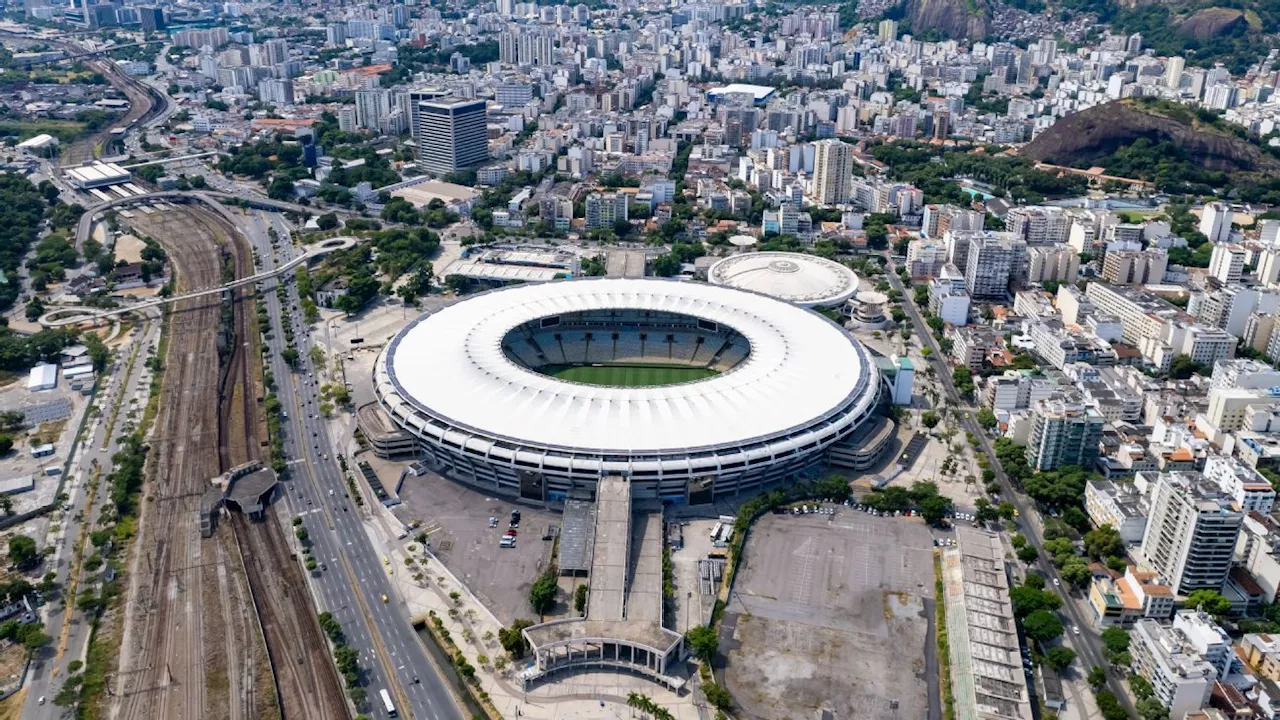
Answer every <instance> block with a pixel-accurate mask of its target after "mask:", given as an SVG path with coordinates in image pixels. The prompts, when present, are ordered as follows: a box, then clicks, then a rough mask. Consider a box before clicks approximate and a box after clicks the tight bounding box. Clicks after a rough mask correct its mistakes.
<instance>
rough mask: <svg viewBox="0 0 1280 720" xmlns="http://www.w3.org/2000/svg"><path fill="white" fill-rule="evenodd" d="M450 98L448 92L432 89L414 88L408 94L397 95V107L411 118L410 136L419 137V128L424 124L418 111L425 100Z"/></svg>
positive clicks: (441, 89)
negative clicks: (419, 105)
mask: <svg viewBox="0 0 1280 720" xmlns="http://www.w3.org/2000/svg"><path fill="white" fill-rule="evenodd" d="M448 96H449V91H448V90H445V89H443V88H431V87H427V88H414V89H413V90H410V91H409V92H407V93H400V94H399V95H397V96H396V106H397V107H399V108H400V109H401V110H403V111H404V112H405V113H406V114H407V115H408V116H409V134H410V135H412V136H413V137H418V132H419V130H418V128H419V126H420V125H421V123H422V114H421V113H420V112H419V111H418V104H419V103H421V102H423V101H424V100H438V99H439V98H442V97H448Z"/></svg>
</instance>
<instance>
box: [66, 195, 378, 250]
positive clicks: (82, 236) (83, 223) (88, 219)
mask: <svg viewBox="0 0 1280 720" xmlns="http://www.w3.org/2000/svg"><path fill="white" fill-rule="evenodd" d="M219 200H237V201H240V202H243V203H245V204H247V205H248V206H250V207H255V208H259V209H262V210H275V211H277V212H296V213H304V214H307V215H311V214H314V213H316V212H318V210H317V208H314V207H308V206H306V205H295V204H294V203H287V202H281V201H279V200H271V199H268V198H261V197H254V196H249V197H242V196H239V195H233V194H231V193H224V192H216V191H213V190H197V191H192V190H160V191H158V192H152V193H144V194H142V195H133V196H131V197H127V198H118V199H114V200H110V201H108V202H103V203H99V204H97V205H90V206H89V207H88V208H86V209H85V211H84V214H83V215H81V216H80V222H79V223H77V224H76V247H77V248H79V247H81V246H83V245H84V241H85V240H88V239H89V233H90V232H92V231H93V223H94V222H95V219H96V218H97V216H99V215H101V214H102V213H104V212H106V211H107V210H111V209H113V208H122V207H130V206H133V205H146V204H148V203H153V202H157V201H168V202H176V203H188V202H193V201H195V202H202V203H204V204H206V205H210V206H212V207H214V208H215V209H219V210H220V209H221V208H222V207H223V206H222V204H221V203H220V202H218V201H219ZM328 212H335V213H338V214H347V215H350V214H356V213H353V212H352V211H351V210H347V209H345V208H328Z"/></svg>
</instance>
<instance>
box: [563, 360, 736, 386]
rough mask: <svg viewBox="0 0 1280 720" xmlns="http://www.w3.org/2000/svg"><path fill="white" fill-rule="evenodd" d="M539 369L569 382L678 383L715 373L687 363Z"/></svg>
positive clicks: (606, 383) (625, 384)
mask: <svg viewBox="0 0 1280 720" xmlns="http://www.w3.org/2000/svg"><path fill="white" fill-rule="evenodd" d="M538 370H539V372H541V373H542V374H544V375H550V376H551V377H555V378H559V379H561V380H567V381H569V382H576V383H582V384H584V385H610V386H613V387H653V386H655V385H675V384H677V383H686V382H693V381H695V380H705V379H707V378H709V377H712V376H714V375H716V371H715V370H712V369H710V368H703V367H689V366H688V365H543V366H542V367H540V368H538Z"/></svg>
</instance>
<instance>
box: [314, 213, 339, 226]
mask: <svg viewBox="0 0 1280 720" xmlns="http://www.w3.org/2000/svg"><path fill="white" fill-rule="evenodd" d="M316 227H318V228H320V229H321V230H333V229H334V228H336V227H338V216H337V215H335V214H333V213H325V214H323V215H321V216H320V217H318V218H316Z"/></svg>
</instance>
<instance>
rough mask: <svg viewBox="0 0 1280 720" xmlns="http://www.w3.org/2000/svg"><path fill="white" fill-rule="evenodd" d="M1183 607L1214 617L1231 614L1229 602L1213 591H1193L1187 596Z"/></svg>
mask: <svg viewBox="0 0 1280 720" xmlns="http://www.w3.org/2000/svg"><path fill="white" fill-rule="evenodd" d="M1183 607H1188V608H1199V609H1201V610H1204V611H1205V612H1207V613H1209V614H1210V615H1212V616H1214V617H1224V616H1226V615H1229V614H1230V613H1231V601H1230V600H1228V599H1226V598H1225V597H1223V596H1222V594H1221V593H1218V592H1215V591H1213V590H1195V591H1193V592H1191V593H1190V594H1188V595H1187V599H1186V601H1185V602H1183Z"/></svg>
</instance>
